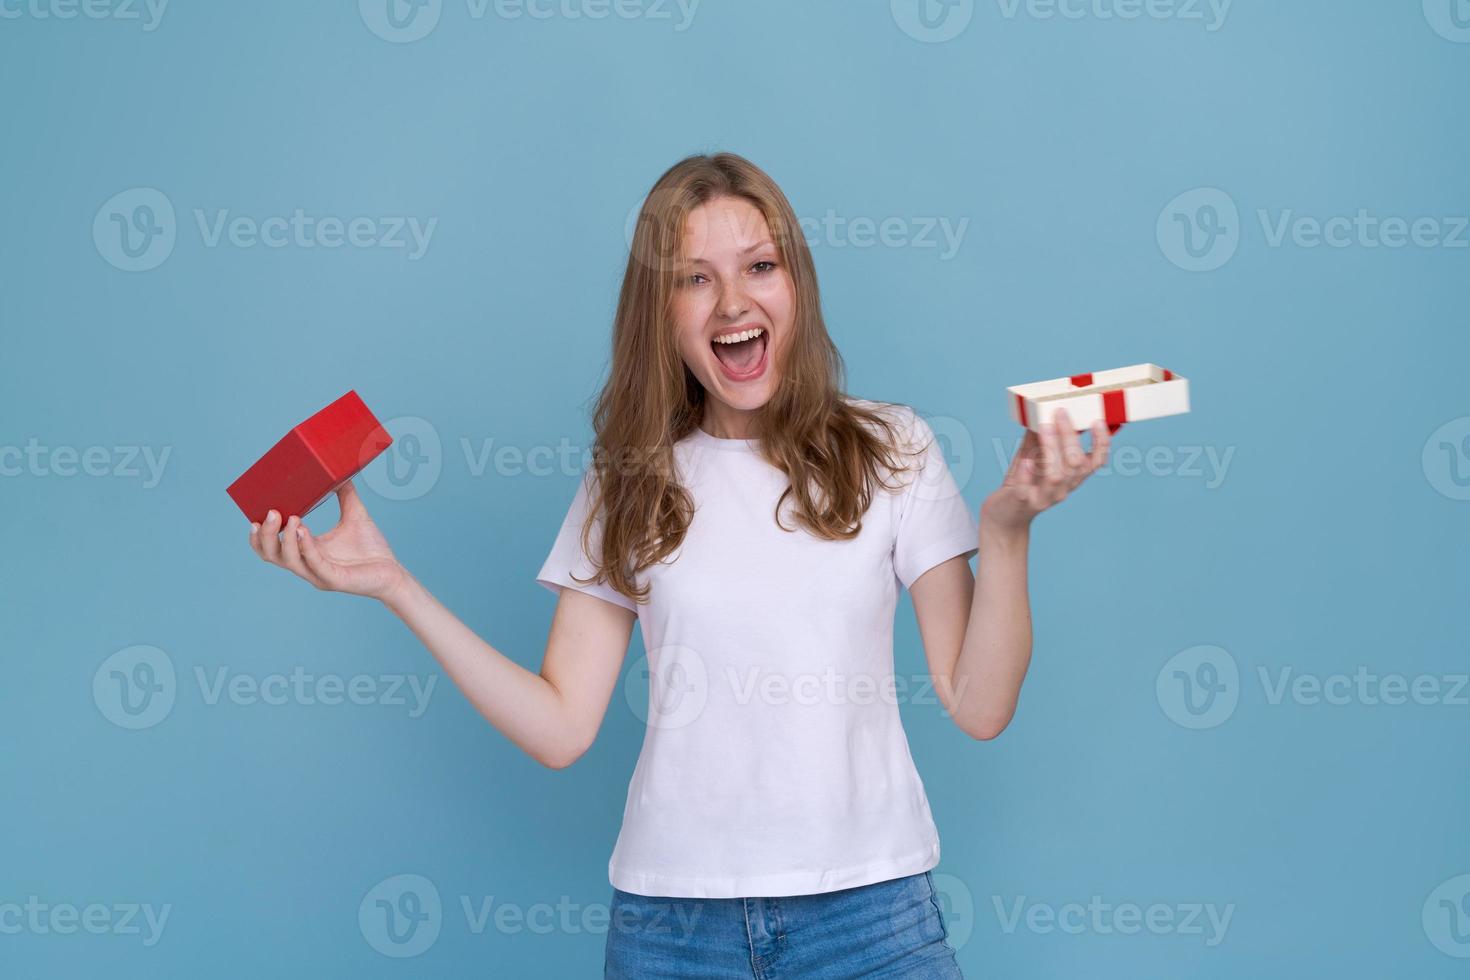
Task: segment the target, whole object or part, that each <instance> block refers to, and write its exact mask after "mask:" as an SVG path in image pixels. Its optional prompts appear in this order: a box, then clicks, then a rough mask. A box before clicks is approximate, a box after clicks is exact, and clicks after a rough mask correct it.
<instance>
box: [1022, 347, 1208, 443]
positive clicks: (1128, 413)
mask: <svg viewBox="0 0 1470 980" xmlns="http://www.w3.org/2000/svg"><path fill="white" fill-rule="evenodd" d="M1006 392H1007V393H1008V395H1009V401H1010V412H1011V418H1013V419H1015V420H1016V421H1017V422H1019V423H1021V424H1022V425H1024V426H1025V427H1026V428H1028V429H1032V430H1036V431H1039V430H1040V428H1041V426H1042V425H1044V424H1046V423H1048V422H1052V421H1053V420H1054V417H1055V415H1056V413H1057V409H1059V408H1065V409H1066V410H1067V415H1068V416H1069V417H1070V418H1071V420H1072V427H1073V428H1074V429H1076V430H1077V431H1078V432H1082V431H1085V430H1087V429H1090V428H1092V423H1094V422H1096V421H1098V420H1099V419H1101V420H1102V421H1103V422H1106V423H1107V425H1108V428H1110V429H1111V430H1113V431H1114V432H1116V431H1118V427H1119V426H1121V425H1123V424H1124V423H1125V422H1141V421H1143V420H1145V419H1157V418H1162V417H1164V416H1166V415H1182V414H1184V413H1185V412H1188V411H1189V381H1188V379H1186V378H1182V377H1180V376H1179V375H1177V374H1175V373H1174V372H1173V371H1170V370H1169V369H1168V368H1162V367H1159V366H1158V365H1157V364H1134V365H1131V366H1129V367H1122V368H1114V369H1112V370H1111V371H1095V372H1090V373H1088V374H1074V375H1072V376H1071V377H1070V378H1054V379H1052V380H1051V381H1037V382H1035V383H1033V384H1026V385H1016V386H1015V387H1013V388H1007V389H1006Z"/></svg>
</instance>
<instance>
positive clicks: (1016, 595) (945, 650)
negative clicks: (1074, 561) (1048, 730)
mask: <svg viewBox="0 0 1470 980" xmlns="http://www.w3.org/2000/svg"><path fill="white" fill-rule="evenodd" d="M1057 414H1058V416H1059V419H1058V426H1057V427H1054V428H1051V429H1048V430H1046V431H1043V432H1042V434H1041V435H1040V436H1037V434H1036V433H1034V432H1029V431H1028V432H1027V434H1026V438H1025V439H1024V440H1023V441H1022V445H1021V450H1020V452H1018V453H1017V454H1016V459H1015V460H1013V461H1012V463H1011V467H1010V470H1009V471H1008V472H1007V474H1006V478H1005V481H1004V482H1003V483H1002V485H1001V488H1000V489H999V490H997V491H996V492H995V493H993V494H991V495H990V497H988V498H986V501H985V503H984V504H983V505H982V506H981V508H980V541H979V549H980V550H979V559H980V575H979V578H978V580H977V578H976V577H975V576H974V575H973V574H972V573H971V572H970V563H969V561H968V560H966V559H965V558H963V557H959V556H956V557H954V558H951V559H949V560H948V561H945V562H941V563H940V564H938V565H936V566H934V567H933V568H931V569H929V570H928V571H927V572H925V573H924V574H923V575H920V576H919V578H918V579H917V580H915V582H914V584H913V586H912V587H911V588H910V590H909V594H910V596H911V598H912V599H913V603H914V615H915V616H916V617H917V619H918V621H919V634H920V636H921V638H922V639H923V643H924V655H925V658H926V659H927V660H928V663H929V672H930V674H931V675H932V676H933V678H934V686H935V688H936V690H938V692H939V698H940V702H941V703H942V704H943V705H944V707H945V710H947V711H948V712H949V713H950V716H951V717H952V718H953V719H954V721H955V724H957V725H959V727H960V728H961V729H962V730H963V731H964V732H966V733H967V734H969V735H971V736H973V737H974V738H979V739H991V738H995V737H996V736H997V735H999V734H1000V733H1001V732H1003V731H1004V730H1005V728H1006V726H1007V725H1009V724H1010V723H1011V719H1012V718H1013V717H1014V716H1015V713H1016V704H1017V702H1018V701H1019V699H1020V696H1021V684H1022V682H1023V681H1025V679H1026V671H1027V670H1028V669H1029V667H1030V665H1031V602H1030V597H1029V595H1028V585H1027V577H1028V574H1029V572H1028V557H1029V552H1030V544H1031V521H1032V520H1033V519H1034V518H1035V516H1036V515H1037V514H1039V513H1040V512H1041V511H1043V510H1045V509H1046V508H1048V507H1052V506H1055V505H1056V504H1057V503H1060V502H1061V501H1062V500H1064V499H1066V497H1067V495H1068V494H1069V493H1070V492H1071V491H1072V490H1074V489H1076V487H1077V486H1078V485H1079V484H1081V482H1082V481H1083V480H1085V479H1086V478H1087V477H1088V476H1090V475H1091V474H1092V473H1093V472H1094V471H1095V470H1096V469H1097V468H1098V467H1099V466H1101V465H1102V464H1103V463H1105V462H1106V461H1107V457H1108V450H1109V443H1110V440H1109V434H1108V431H1107V428H1106V426H1103V425H1102V424H1101V423H1099V424H1098V426H1097V427H1095V428H1094V429H1093V443H1092V452H1091V453H1090V454H1089V453H1084V452H1083V451H1082V447H1081V443H1080V441H1079V439H1078V437H1077V434H1076V432H1075V431H1073V430H1072V427H1071V422H1070V421H1069V420H1068V418H1067V415H1066V412H1065V411H1060V412H1058V413H1057Z"/></svg>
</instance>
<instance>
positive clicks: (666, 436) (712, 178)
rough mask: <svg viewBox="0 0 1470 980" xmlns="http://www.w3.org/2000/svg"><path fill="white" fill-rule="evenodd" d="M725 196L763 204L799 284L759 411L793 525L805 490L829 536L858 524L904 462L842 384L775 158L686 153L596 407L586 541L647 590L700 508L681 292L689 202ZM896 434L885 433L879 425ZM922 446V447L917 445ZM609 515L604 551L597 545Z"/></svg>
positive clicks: (623, 581)
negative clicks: (679, 453)
mask: <svg viewBox="0 0 1470 980" xmlns="http://www.w3.org/2000/svg"><path fill="white" fill-rule="evenodd" d="M721 196H734V197H739V198H743V199H745V200H747V201H749V202H750V203H751V204H753V205H754V206H755V207H756V208H757V209H759V211H760V212H761V214H762V215H764V217H765V220H766V224H767V226H768V227H769V229H770V232H771V236H772V241H773V242H774V243H775V245H776V247H777V249H778V251H779V254H780V258H781V261H782V262H783V263H784V265H785V267H786V269H787V270H788V272H789V273H790V275H791V279H792V283H793V285H794V287H795V298H796V308H795V322H794V326H793V329H792V336H791V338H790V342H789V343H787V344H785V345H784V356H783V358H782V363H779V364H776V365H774V366H773V367H774V369H775V370H776V372H777V378H778V385H777V389H776V391H775V392H774V393H773V394H772V396H771V398H770V399H769V400H768V401H767V402H766V404H765V405H763V406H762V407H761V408H760V409H759V410H758V411H757V412H756V414H755V416H754V418H753V426H754V432H753V436H754V437H755V438H757V439H759V440H760V444H759V451H760V452H761V454H762V456H763V457H764V458H765V460H766V461H767V462H769V463H770V464H771V465H773V466H775V467H777V468H778V469H780V470H781V471H782V472H783V473H785V474H786V476H787V477H788V479H789V480H790V484H791V485H790V486H789V487H787V488H786V490H785V491H784V492H783V493H782V494H781V497H780V499H779V500H778V501H777V502H776V507H775V513H774V514H773V515H772V518H773V519H774V520H775V521H776V523H777V526H779V527H781V528H782V529H783V530H788V531H794V530H796V528H789V527H787V526H786V525H784V524H782V523H781V505H782V503H783V502H785V501H786V499H787V498H788V496H789V497H792V498H794V504H795V506H794V507H793V509H792V516H793V519H794V520H795V522H796V524H797V525H799V526H800V527H804V528H806V529H807V530H808V531H810V532H811V533H812V534H815V535H817V536H818V537H821V538H824V539H828V540H841V539H848V538H852V537H855V536H856V535H857V534H858V533H859V532H860V531H861V530H862V515H863V514H864V513H865V512H866V511H867V510H868V506H869V504H870V503H871V502H872V498H873V493H874V489H875V485H877V484H881V485H882V486H884V487H886V488H889V489H895V488H894V487H893V486H891V485H890V484H888V483H886V482H883V479H882V474H883V472H884V471H887V472H890V473H892V472H895V471H897V470H899V469H901V467H899V466H898V463H897V460H896V459H895V457H894V454H895V452H896V451H901V450H897V449H896V442H897V440H896V439H895V438H894V436H895V434H896V432H897V431H898V427H897V422H896V420H895V419H893V418H892V417H885V416H886V415H887V413H886V410H885V405H886V403H873V404H875V405H876V406H877V409H878V410H870V409H868V408H865V407H863V406H861V405H858V404H854V403H853V402H852V401H850V400H849V399H848V397H847V396H846V395H845V394H844V392H843V381H844V378H845V368H844V365H843V361H842V355H841V354H840V353H839V352H838V350H837V347H836V345H835V344H833V343H832V338H831V337H830V336H828V334H827V327H826V324H825V323H824V322H823V319H822V307H821V298H820V295H819V293H818V289H817V276H816V268H815V266H814V265H813V263H812V256H811V250H810V249H809V248H808V247H807V243H806V240H805V238H804V237H803V235H802V233H801V226H800V223H799V221H798V219H797V217H796V214H795V212H794V211H793V210H792V208H791V204H790V203H789V202H788V201H787V200H786V195H785V194H783V193H782V192H781V189H780V188H779V187H777V186H776V183H775V181H773V180H772V179H771V178H770V177H769V176H768V175H767V174H766V173H765V172H764V171H762V170H761V169H760V168H759V167H757V166H756V165H755V164H753V163H751V162H750V161H749V160H746V159H745V158H744V157H741V156H738V155H736V154H733V153H716V154H714V155H706V154H698V155H694V156H690V157H686V158H685V159H683V160H680V161H679V162H678V163H676V164H674V165H673V166H672V167H670V168H669V169H668V170H667V171H665V172H664V174H663V175H662V176H661V177H659V179H658V181H657V182H656V183H655V184H654V185H653V188H652V190H650V191H649V193H648V196H647V198H646V199H645V200H644V202H643V206H642V207H641V208H640V210H639V213H638V222H637V226H636V228H635V229H634V232H633V238H632V241H631V243H630V246H629V252H628V265H627V270H626V271H625V273H624V275H623V285H622V290H621V292H620V294H619V296H618V307H617V313H616V316H615V318H614V321H613V335H612V363H611V366H610V370H609V374H608V379H607V382H606V383H605V385H604V386H603V388H602V392H601V394H600V395H599V396H598V399H597V406H596V409H595V411H594V413H593V420H592V421H593V428H594V429H595V432H596V435H595V439H594V443H593V467H594V473H593V474H592V476H593V479H592V480H591V485H590V491H589V498H588V520H587V521H586V522H585V523H584V525H583V529H582V547H583V550H584V552H586V553H587V554H588V555H589V557H590V558H591V560H592V561H593V563H594V567H595V568H596V569H597V572H596V574H595V575H594V577H593V578H592V579H591V580H590V581H593V582H602V581H606V582H607V583H608V584H609V585H611V586H612V587H613V588H614V589H616V590H617V591H618V592H620V593H622V594H624V595H626V596H628V597H629V598H631V599H633V600H634V601H636V602H646V601H647V599H648V591H649V590H648V587H647V586H646V585H645V586H643V587H642V588H640V587H638V585H637V584H636V582H635V580H634V576H635V575H636V574H637V572H639V571H641V570H642V569H644V568H647V567H648V566H650V565H652V564H654V563H656V562H658V561H660V560H661V559H663V558H664V557H666V556H668V555H669V554H671V553H672V552H673V551H674V550H675V549H676V548H677V547H678V546H679V544H680V543H681V542H682V541H683V540H684V534H685V532H686V531H687V530H688V528H689V522H690V520H691V519H692V518H693V514H694V502H693V500H692V499H691V497H690V494H689V491H688V490H687V489H685V488H684V487H683V486H681V485H680V484H679V483H678V480H677V474H676V472H675V468H674V444H675V443H677V442H678V441H679V440H680V439H682V438H684V437H685V436H686V435H688V434H690V433H691V432H692V431H693V430H694V429H695V428H696V427H697V426H698V425H699V421H700V418H701V415H702V412H703V409H704V400H705V392H704V387H703V385H701V384H700V382H699V380H698V379H697V378H696V377H695V376H694V374H693V372H691V371H690V370H689V368H688V366H687V365H686V364H685V363H684V361H683V359H682V357H681V356H680V354H679V350H678V345H677V341H676V337H675V327H674V323H673V317H672V314H671V304H672V300H673V295H674V290H675V287H676V283H675V276H676V275H677V269H678V264H679V256H680V248H681V247H682V245H683V237H684V232H685V221H686V220H687V218H688V216H689V214H690V212H692V211H693V210H694V209H696V208H698V207H699V206H701V205H703V204H705V203H706V202H708V201H710V200H713V199H714V198H716V197H721ZM880 428H881V430H882V431H883V433H884V434H883V435H882V436H881V437H880V435H879V434H878V430H879V429H880ZM916 451H917V450H916ZM594 518H600V520H601V523H602V537H601V549H600V553H594V552H593V551H592V550H591V549H590V548H589V542H590V534H591V530H592V525H593V519H594Z"/></svg>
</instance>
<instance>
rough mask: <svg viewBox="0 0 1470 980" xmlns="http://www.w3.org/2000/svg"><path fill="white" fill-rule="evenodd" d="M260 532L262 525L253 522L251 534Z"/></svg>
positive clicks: (251, 523)
mask: <svg viewBox="0 0 1470 980" xmlns="http://www.w3.org/2000/svg"><path fill="white" fill-rule="evenodd" d="M259 530H260V525H259V524H256V523H255V522H254V521H251V522H250V533H251V534H254V533H255V532H256V531H259Z"/></svg>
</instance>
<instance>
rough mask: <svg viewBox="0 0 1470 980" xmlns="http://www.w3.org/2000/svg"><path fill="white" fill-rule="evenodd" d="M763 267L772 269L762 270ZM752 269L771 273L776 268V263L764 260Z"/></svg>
mask: <svg viewBox="0 0 1470 980" xmlns="http://www.w3.org/2000/svg"><path fill="white" fill-rule="evenodd" d="M763 265H764V266H769V267H770V268H769V269H762V268H761V266H763ZM751 268H752V269H756V270H758V271H760V272H769V271H770V270H771V269H774V268H776V263H774V262H772V261H771V260H770V259H762V260H761V261H759V262H757V263H756V264H755V265H753V266H751Z"/></svg>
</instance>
